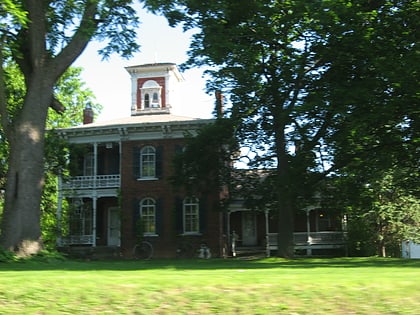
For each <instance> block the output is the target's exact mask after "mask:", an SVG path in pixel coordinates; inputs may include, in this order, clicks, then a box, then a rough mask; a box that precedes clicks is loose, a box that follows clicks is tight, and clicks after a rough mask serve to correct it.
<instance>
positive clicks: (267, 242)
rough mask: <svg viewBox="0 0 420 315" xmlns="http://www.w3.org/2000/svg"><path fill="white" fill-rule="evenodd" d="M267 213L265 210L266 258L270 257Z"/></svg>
mask: <svg viewBox="0 0 420 315" xmlns="http://www.w3.org/2000/svg"><path fill="white" fill-rule="evenodd" d="M268 213H269V211H268V210H267V209H265V211H264V214H265V242H266V256H267V257H270V237H269V236H268V233H270V231H269V229H270V227H269V224H268Z"/></svg>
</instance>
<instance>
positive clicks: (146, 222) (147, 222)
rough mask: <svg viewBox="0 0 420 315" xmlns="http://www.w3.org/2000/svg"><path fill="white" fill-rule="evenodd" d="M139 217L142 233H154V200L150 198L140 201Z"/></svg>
mask: <svg viewBox="0 0 420 315" xmlns="http://www.w3.org/2000/svg"><path fill="white" fill-rule="evenodd" d="M140 218H141V223H142V229H143V234H144V235H154V234H156V202H155V200H154V199H152V198H145V199H143V200H142V201H140Z"/></svg>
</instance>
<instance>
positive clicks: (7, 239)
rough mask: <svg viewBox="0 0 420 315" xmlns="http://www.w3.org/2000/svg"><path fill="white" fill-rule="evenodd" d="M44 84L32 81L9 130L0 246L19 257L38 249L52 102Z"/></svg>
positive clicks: (39, 79) (49, 89) (48, 86)
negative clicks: (45, 144)
mask: <svg viewBox="0 0 420 315" xmlns="http://www.w3.org/2000/svg"><path fill="white" fill-rule="evenodd" d="M39 73H42V72H39ZM44 73H45V72H44ZM47 82H48V81H47V80H46V78H45V76H44V77H43V76H41V75H39V76H36V75H34V76H33V77H32V80H30V83H31V84H30V85H29V86H28V88H27V93H26V97H25V103H24V106H23V107H22V110H21V112H20V113H19V117H17V119H16V120H15V122H14V124H13V126H11V130H10V131H11V133H10V138H9V145H10V155H9V168H8V174H7V184H6V192H5V205H4V213H3V219H2V229H1V233H2V234H1V238H0V244H1V246H2V247H4V248H5V249H8V250H11V251H14V252H16V253H17V254H18V255H22V256H27V255H31V254H34V253H37V252H38V251H39V250H40V249H42V241H41V227H40V226H41V224H40V217H41V214H40V202H41V194H42V188H43V175H44V136H45V123H46V117H47V113H48V106H49V104H50V103H51V99H52V84H49V83H47Z"/></svg>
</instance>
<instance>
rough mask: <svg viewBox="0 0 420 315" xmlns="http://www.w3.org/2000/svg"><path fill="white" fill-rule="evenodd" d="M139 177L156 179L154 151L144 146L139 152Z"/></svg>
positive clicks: (150, 147)
mask: <svg viewBox="0 0 420 315" xmlns="http://www.w3.org/2000/svg"><path fill="white" fill-rule="evenodd" d="M140 177H141V178H155V177H156V150H155V148H154V147H152V146H146V147H144V148H143V149H141V152H140Z"/></svg>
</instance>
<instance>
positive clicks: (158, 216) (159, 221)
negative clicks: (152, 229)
mask: <svg viewBox="0 0 420 315" xmlns="http://www.w3.org/2000/svg"><path fill="white" fill-rule="evenodd" d="M155 220H156V222H155V224H156V234H158V235H162V234H163V232H164V231H163V223H164V222H163V200H162V198H159V199H157V200H156V213H155Z"/></svg>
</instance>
